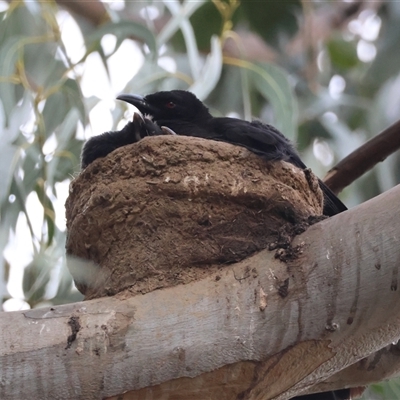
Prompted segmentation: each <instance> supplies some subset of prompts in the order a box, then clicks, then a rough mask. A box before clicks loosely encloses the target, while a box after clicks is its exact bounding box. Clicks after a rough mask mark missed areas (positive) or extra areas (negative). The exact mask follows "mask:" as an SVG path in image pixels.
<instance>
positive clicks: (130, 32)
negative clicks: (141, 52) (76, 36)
mask: <svg viewBox="0 0 400 400" xmlns="http://www.w3.org/2000/svg"><path fill="white" fill-rule="evenodd" d="M106 34H112V35H115V36H116V37H117V39H121V38H125V39H129V38H133V39H139V40H142V41H143V42H144V43H146V44H147V46H148V47H149V50H150V52H151V54H153V55H154V56H155V55H156V54H157V44H156V39H155V36H154V35H153V33H152V32H151V31H150V30H149V29H147V28H146V27H145V26H143V25H141V24H139V23H136V22H133V21H120V22H110V23H108V24H105V25H103V26H102V27H101V28H99V29H97V30H96V31H95V32H93V33H92V34H91V35H89V37H88V38H87V39H86V41H87V43H88V44H89V46H92V45H93V43H95V42H97V41H100V39H101V38H102V37H103V36H104V35H106Z"/></svg>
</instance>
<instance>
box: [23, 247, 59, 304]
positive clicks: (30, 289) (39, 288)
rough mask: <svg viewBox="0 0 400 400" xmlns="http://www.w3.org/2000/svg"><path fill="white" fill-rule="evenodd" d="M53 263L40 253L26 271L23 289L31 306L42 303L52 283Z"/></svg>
mask: <svg viewBox="0 0 400 400" xmlns="http://www.w3.org/2000/svg"><path fill="white" fill-rule="evenodd" d="M51 268H52V262H51V260H49V258H48V257H47V256H46V255H45V253H43V252H40V253H39V254H37V255H36V256H35V257H34V259H33V260H32V261H31V263H29V265H28V266H27V267H26V268H25V270H24V276H23V279H22V289H23V291H24V295H25V297H26V300H27V301H28V303H29V304H30V305H31V306H34V305H35V304H36V303H38V302H39V301H41V300H42V299H43V297H44V294H45V292H46V286H47V284H48V283H49V281H50V272H51Z"/></svg>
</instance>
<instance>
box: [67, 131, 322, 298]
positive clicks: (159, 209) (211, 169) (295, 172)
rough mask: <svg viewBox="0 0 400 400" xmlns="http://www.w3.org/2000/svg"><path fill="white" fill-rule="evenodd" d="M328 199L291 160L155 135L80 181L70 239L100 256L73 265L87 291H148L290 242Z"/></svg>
mask: <svg viewBox="0 0 400 400" xmlns="http://www.w3.org/2000/svg"><path fill="white" fill-rule="evenodd" d="M322 203H323V197H322V192H321V190H320V189H319V187H318V184H317V181H316V178H315V177H314V179H312V178H311V179H310V177H309V176H308V177H306V176H305V174H304V173H303V171H302V170H300V169H298V168H295V167H294V166H293V165H291V164H288V163H285V162H273V163H271V162H266V161H265V160H263V159H262V158H260V157H258V156H256V155H255V154H253V153H251V152H249V151H248V150H246V149H244V148H241V147H238V146H233V145H230V144H227V143H222V142H215V141H212V140H204V139H200V138H191V137H185V136H158V137H149V138H145V139H143V140H142V141H140V142H139V143H135V144H132V145H129V146H125V147H122V148H120V149H117V150H115V151H114V152H113V153H111V154H110V155H109V156H107V157H105V158H103V159H98V160H96V161H95V162H93V163H92V164H91V165H89V166H88V167H87V168H86V169H85V170H84V171H83V172H82V173H81V174H80V175H79V176H78V177H77V178H76V179H75V180H74V181H73V182H72V183H71V186H70V194H69V197H68V199H67V202H66V216H67V229H68V238H67V244H66V248H67V253H68V254H69V255H74V256H77V257H80V258H83V259H87V260H91V261H93V262H94V263H95V264H96V266H95V267H93V266H92V269H93V268H94V271H93V270H91V273H90V274H89V275H90V276H89V277H87V275H88V273H87V271H86V273H85V271H83V270H76V268H75V269H74V270H73V271H72V274H73V276H74V279H75V282H76V284H77V287H78V289H79V290H80V291H81V292H82V293H84V294H85V298H86V299H91V298H95V297H101V296H106V295H113V294H116V293H118V292H120V291H122V290H124V289H127V288H129V292H130V293H132V294H137V293H146V292H149V291H152V290H154V289H157V288H162V287H167V286H173V285H176V284H180V283H187V282H190V281H192V280H195V279H199V278H201V277H204V276H206V275H208V274H210V273H213V272H215V271H216V270H218V269H220V268H222V267H223V266H224V265H226V264H230V263H234V262H237V261H240V260H242V259H244V258H246V257H248V256H249V255H251V254H253V253H254V252H256V251H259V250H261V249H264V248H267V247H269V246H271V248H276V247H278V246H279V243H289V242H290V240H291V238H292V236H293V235H294V234H296V233H298V232H297V231H298V230H299V227H300V230H301V229H304V227H305V226H306V225H307V222H306V221H308V219H309V217H310V216H314V215H321V214H322ZM83 268H85V267H83ZM85 276H86V278H85Z"/></svg>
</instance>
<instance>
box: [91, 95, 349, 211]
mask: <svg viewBox="0 0 400 400" xmlns="http://www.w3.org/2000/svg"><path fill="white" fill-rule="evenodd" d="M117 99H119V100H123V101H126V102H128V103H130V104H133V105H134V106H135V107H136V108H138V109H139V111H140V112H141V113H142V114H144V115H146V116H151V120H149V121H151V123H156V124H157V125H158V126H159V127H163V129H165V127H167V128H169V129H171V130H172V131H173V132H175V133H176V134H178V135H186V136H197V137H201V138H205V139H212V140H218V141H221V142H227V143H231V144H234V145H238V146H243V147H246V148H247V149H249V150H250V151H252V152H253V153H255V154H257V155H259V156H261V157H263V158H264V159H266V160H268V161H274V160H284V161H287V162H289V163H292V164H293V165H295V166H296V167H298V168H301V169H305V168H307V167H306V165H305V164H304V163H303V162H302V161H301V159H300V157H299V155H298V153H297V151H296V150H295V148H294V147H293V144H292V143H291V142H290V141H289V139H287V138H286V137H285V136H284V135H283V134H282V133H281V132H279V131H278V130H277V129H276V128H274V127H273V126H271V125H268V124H264V123H262V122H261V121H252V122H248V121H244V120H241V119H237V118H216V117H213V116H212V115H211V114H210V112H209V111H208V108H207V107H206V106H205V105H204V104H203V103H202V102H201V101H200V100H199V99H198V98H197V97H196V96H195V95H194V94H192V93H190V92H187V91H184V90H172V91H165V92H156V93H153V94H149V95H147V96H146V97H142V96H138V95H128V94H122V95H120V96H118V97H117ZM128 126H129V124H128V125H127V126H126V127H125V128H124V129H123V131H124V130H125V129H127V131H128V130H130V129H131V128H130V127H129V128H128ZM159 129H160V128H159ZM121 132H122V131H121ZM145 135H146V133H145ZM132 136H133V135H132ZM129 143H132V142H129ZM88 144H89V142H88ZM126 144H127V143H126ZM85 147H86V146H85ZM116 147H118V146H117V145H116ZM116 147H115V148H116ZM112 150H114V148H113V149H112ZM99 156H101V155H99ZM319 185H320V187H321V189H322V191H323V193H324V199H325V201H324V211H323V213H324V215H327V216H332V215H335V214H338V213H340V212H342V211H345V210H347V208H346V206H345V205H344V204H343V203H342V202H341V201H340V200H339V199H338V198H337V197H336V195H335V194H334V193H333V192H332V191H331V190H330V189H329V188H328V187H327V186H326V185H325V184H324V183H323V182H322V181H321V180H319Z"/></svg>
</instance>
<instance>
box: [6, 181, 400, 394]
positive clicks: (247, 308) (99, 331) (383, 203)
mask: <svg viewBox="0 0 400 400" xmlns="http://www.w3.org/2000/svg"><path fill="white" fill-rule="evenodd" d="M399 200H400V186H397V187H396V188H394V189H392V190H390V191H388V192H386V193H384V194H382V195H380V196H378V197H376V198H374V199H372V200H371V201H368V202H366V203H364V204H362V205H361V206H358V207H356V208H354V209H352V210H349V211H347V212H345V213H343V214H339V215H337V216H335V217H333V218H330V219H328V220H325V221H323V222H320V223H318V224H316V225H314V226H312V227H310V228H309V229H308V230H307V231H306V232H305V233H303V234H302V235H299V236H298V237H297V238H296V239H295V240H294V243H293V246H298V250H299V252H300V253H301V254H300V257H299V258H297V259H296V258H295V259H294V260H293V261H290V262H288V263H283V262H280V261H278V260H277V259H275V258H274V254H273V253H272V252H268V251H262V252H260V253H258V254H256V255H254V256H252V257H250V258H248V259H246V260H244V261H242V262H240V263H237V264H235V265H232V266H227V267H226V268H225V269H224V270H223V271H222V272H221V273H218V274H216V275H213V276H211V277H209V278H206V279H203V280H201V281H198V282H193V283H190V284H187V285H183V286H176V287H173V288H167V289H164V290H158V291H154V292H151V293H148V294H146V295H143V296H136V297H133V298H127V296H126V294H125V295H123V294H120V295H117V296H115V297H113V298H102V299H97V300H92V301H87V302H81V303H76V304H69V305H64V306H57V307H52V308H44V309H36V310H29V311H20V312H12V313H2V314H1V317H0V375H1V376H0V398H4V399H8V400H12V399H21V398H34V399H39V398H41V399H67V398H68V399H99V398H104V397H108V396H113V395H117V394H121V393H124V392H126V391H129V390H139V389H141V390H140V391H138V392H136V394H135V392H132V393H131V394H129V396H128V395H127V396H124V398H129V399H133V398H142V399H143V398H145V397H144V395H146V396H147V398H161V396H163V397H162V398H166V399H168V398H170V399H172V398H173V399H179V398H182V399H183V398H185V396H186V398H189V397H188V393H190V399H195V398H196V399H197V398H198V399H202V398H205V394H206V395H207V396H208V397H209V398H217V396H216V395H215V394H216V393H218V396H219V397H218V398H226V399H232V398H235V397H233V396H237V395H238V394H239V393H243V397H242V398H247V399H270V398H278V399H286V398H289V397H291V396H293V395H295V394H298V393H300V392H302V391H304V390H307V389H309V388H310V387H311V386H312V385H314V384H316V383H319V382H323V381H325V380H327V379H328V378H329V377H332V378H331V379H333V378H334V375H335V374H336V373H337V372H339V371H340V370H342V369H343V368H346V367H348V366H350V365H351V364H354V363H355V362H357V361H359V360H361V359H363V358H365V357H368V356H370V355H371V354H373V353H375V352H377V351H379V350H380V349H382V348H383V347H385V346H387V345H388V344H390V343H392V342H395V341H397V340H398V339H399V338H400V296H399V290H398V269H399V266H400V262H399V261H400V246H399V240H400V220H399V218H398V215H399V211H400V202H399ZM283 289H284V290H283ZM377 365H379V363H378V364H377ZM395 369H396V368H393V370H395ZM338 375H340V374H338ZM221 376H223V384H220V385H218V383H219V379H220V378H221ZM382 376H383V372H382ZM185 377H186V378H185ZM187 377H191V378H194V377H196V378H195V379H187ZM213 377H214V378H213ZM378 378H379V373H377V374H375V375H374V378H373V379H374V380H376V379H378ZM213 379H214V381H213ZM221 379H222V378H221ZM212 381H213V382H214V385H211V384H210V382H212ZM215 381H217V382H215ZM221 382H222V380H221ZM153 385H157V386H156V387H155V388H149V389H143V388H146V387H148V386H153ZM345 385H346V386H352V382H346V383H345ZM152 393H153V394H152ZM185 393H186V394H185ZM139 394H140V396H139ZM135 396H136V397H135ZM138 396H139V397H138ZM154 396H156V397H154ZM182 396H183V397H182Z"/></svg>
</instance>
